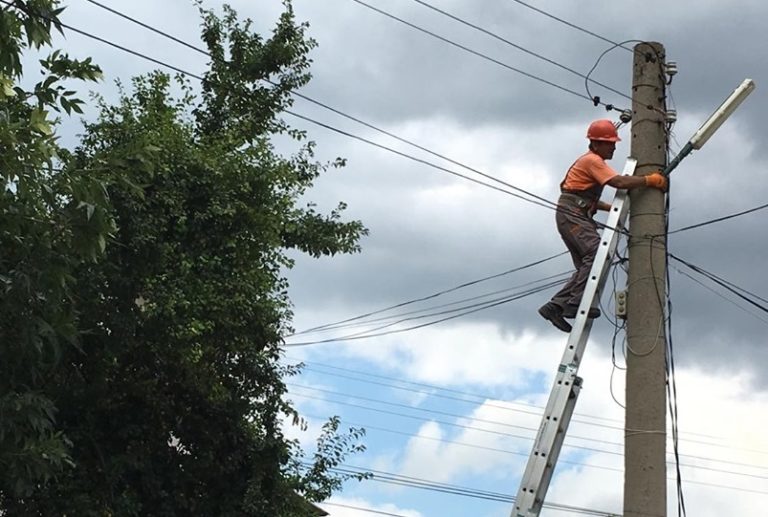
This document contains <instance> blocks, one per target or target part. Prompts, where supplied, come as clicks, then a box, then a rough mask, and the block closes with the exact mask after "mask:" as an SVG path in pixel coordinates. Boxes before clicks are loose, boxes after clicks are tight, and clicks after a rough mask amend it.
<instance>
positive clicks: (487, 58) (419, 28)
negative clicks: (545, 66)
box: [352, 0, 611, 109]
mask: <svg viewBox="0 0 768 517" xmlns="http://www.w3.org/2000/svg"><path fill="white" fill-rule="evenodd" d="M352 1H353V2H355V3H357V4H360V5H362V6H363V7H367V8H368V9H370V10H372V11H374V12H376V13H379V14H381V15H383V16H386V17H387V18H390V19H392V20H395V21H398V22H400V23H402V24H404V25H407V26H408V27H410V28H412V29H415V30H417V31H419V32H423V33H424V34H427V35H429V36H432V37H433V38H436V39H438V40H440V41H442V42H444V43H447V44H449V45H452V46H454V47H457V48H459V49H461V50H464V51H465V52H469V53H470V54H473V55H475V56H477V57H480V58H482V59H485V60H487V61H490V62H492V63H495V64H497V65H499V66H502V67H504V68H506V69H508V70H512V71H513V72H517V73H518V74H521V75H524V76H526V77H528V78H530V79H534V80H535V81H539V82H541V83H544V84H547V85H549V86H552V87H554V88H557V89H558V90H561V91H564V92H566V93H570V94H571V95H575V96H576V97H580V98H582V99H586V100H588V101H589V102H593V99H591V98H589V97H587V96H586V95H584V94H582V93H579V92H577V91H575V90H571V89H570V88H566V87H565V86H561V85H559V84H557V83H554V82H552V81H549V80H547V79H544V78H542V77H539V76H537V75H534V74H531V73H529V72H525V71H524V70H521V69H519V68H516V67H514V66H512V65H509V64H507V63H504V62H503V61H499V60H498V59H496V58H493V57H491V56H489V55H487V54H483V53H482V52H478V51H477V50H473V49H471V48H469V47H467V46H464V45H462V44H460V43H456V42H455V41H453V40H450V39H448V38H446V37H444V36H440V35H439V34H436V33H434V32H432V31H430V30H427V29H425V28H423V27H419V26H418V25H416V24H413V23H411V22H409V21H406V20H404V19H402V18H399V17H397V16H395V15H393V14H391V13H388V12H386V11H384V10H382V9H379V8H378V7H374V6H372V5H370V4H367V3H365V2H363V1H362V0H352ZM599 104H601V105H603V106H605V107H606V108H607V109H611V108H610V107H609V105H608V104H605V103H603V102H599Z"/></svg>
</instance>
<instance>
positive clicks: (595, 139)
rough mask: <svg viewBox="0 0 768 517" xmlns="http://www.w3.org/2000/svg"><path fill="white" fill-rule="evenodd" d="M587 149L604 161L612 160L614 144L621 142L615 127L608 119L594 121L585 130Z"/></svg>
mask: <svg viewBox="0 0 768 517" xmlns="http://www.w3.org/2000/svg"><path fill="white" fill-rule="evenodd" d="M587 138H589V148H590V149H592V150H593V151H594V152H596V153H597V154H598V155H600V156H601V157H602V158H603V159H604V160H609V159H611V158H613V152H614V151H615V150H616V142H619V141H621V138H619V132H618V131H616V126H614V125H613V122H611V121H610V120H608V119H600V120H595V121H594V122H592V123H591V124H590V125H589V129H587Z"/></svg>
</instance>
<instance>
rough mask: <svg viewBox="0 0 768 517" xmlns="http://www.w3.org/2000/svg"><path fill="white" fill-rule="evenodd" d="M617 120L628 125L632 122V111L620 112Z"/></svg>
mask: <svg viewBox="0 0 768 517" xmlns="http://www.w3.org/2000/svg"><path fill="white" fill-rule="evenodd" d="M619 120H621V121H622V122H623V123H625V124H629V123H630V122H632V110H624V111H622V112H621V115H619Z"/></svg>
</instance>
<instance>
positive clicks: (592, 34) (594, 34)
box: [512, 0, 634, 52]
mask: <svg viewBox="0 0 768 517" xmlns="http://www.w3.org/2000/svg"><path fill="white" fill-rule="evenodd" d="M512 1H513V2H517V3H518V4H520V5H522V6H524V7H527V8H528V9H531V10H532V11H536V12H537V13H539V14H543V15H544V16H546V17H548V18H552V19H553V20H556V21H558V22H560V23H562V24H564V25H567V26H568V27H571V28H573V29H576V30H578V31H581V32H583V33H585V34H589V35H590V36H594V37H595V38H597V39H600V40H603V41H605V42H606V43H611V44H612V45H616V46H617V47H621V48H623V49H624V50H628V51H629V52H634V50H633V49H631V48H627V47H625V46H623V45H621V44H620V43H617V42H615V41H613V40H610V39H608V38H606V37H604V36H601V35H599V34H597V33H595V32H592V31H590V30H588V29H585V28H584V27H581V26H579V25H576V24H575V23H571V22H569V21H567V20H564V19H563V18H559V17H557V16H555V15H554V14H552V13H549V12H547V11H545V10H543V9H539V8H538V7H534V6H532V5H530V4H527V3H525V2H523V1H521V0H512Z"/></svg>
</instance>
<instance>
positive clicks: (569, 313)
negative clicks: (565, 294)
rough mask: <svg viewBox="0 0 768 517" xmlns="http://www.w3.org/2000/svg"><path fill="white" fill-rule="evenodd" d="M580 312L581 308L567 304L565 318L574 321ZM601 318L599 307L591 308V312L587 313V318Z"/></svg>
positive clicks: (564, 311)
mask: <svg viewBox="0 0 768 517" xmlns="http://www.w3.org/2000/svg"><path fill="white" fill-rule="evenodd" d="M578 312H579V306H578V305H573V304H571V303H568V304H566V306H565V308H564V309H563V318H568V319H573V318H575V317H576V314H578ZM599 317H600V309H598V308H597V307H590V308H589V312H588V313H587V318H589V319H594V318H599Z"/></svg>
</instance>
